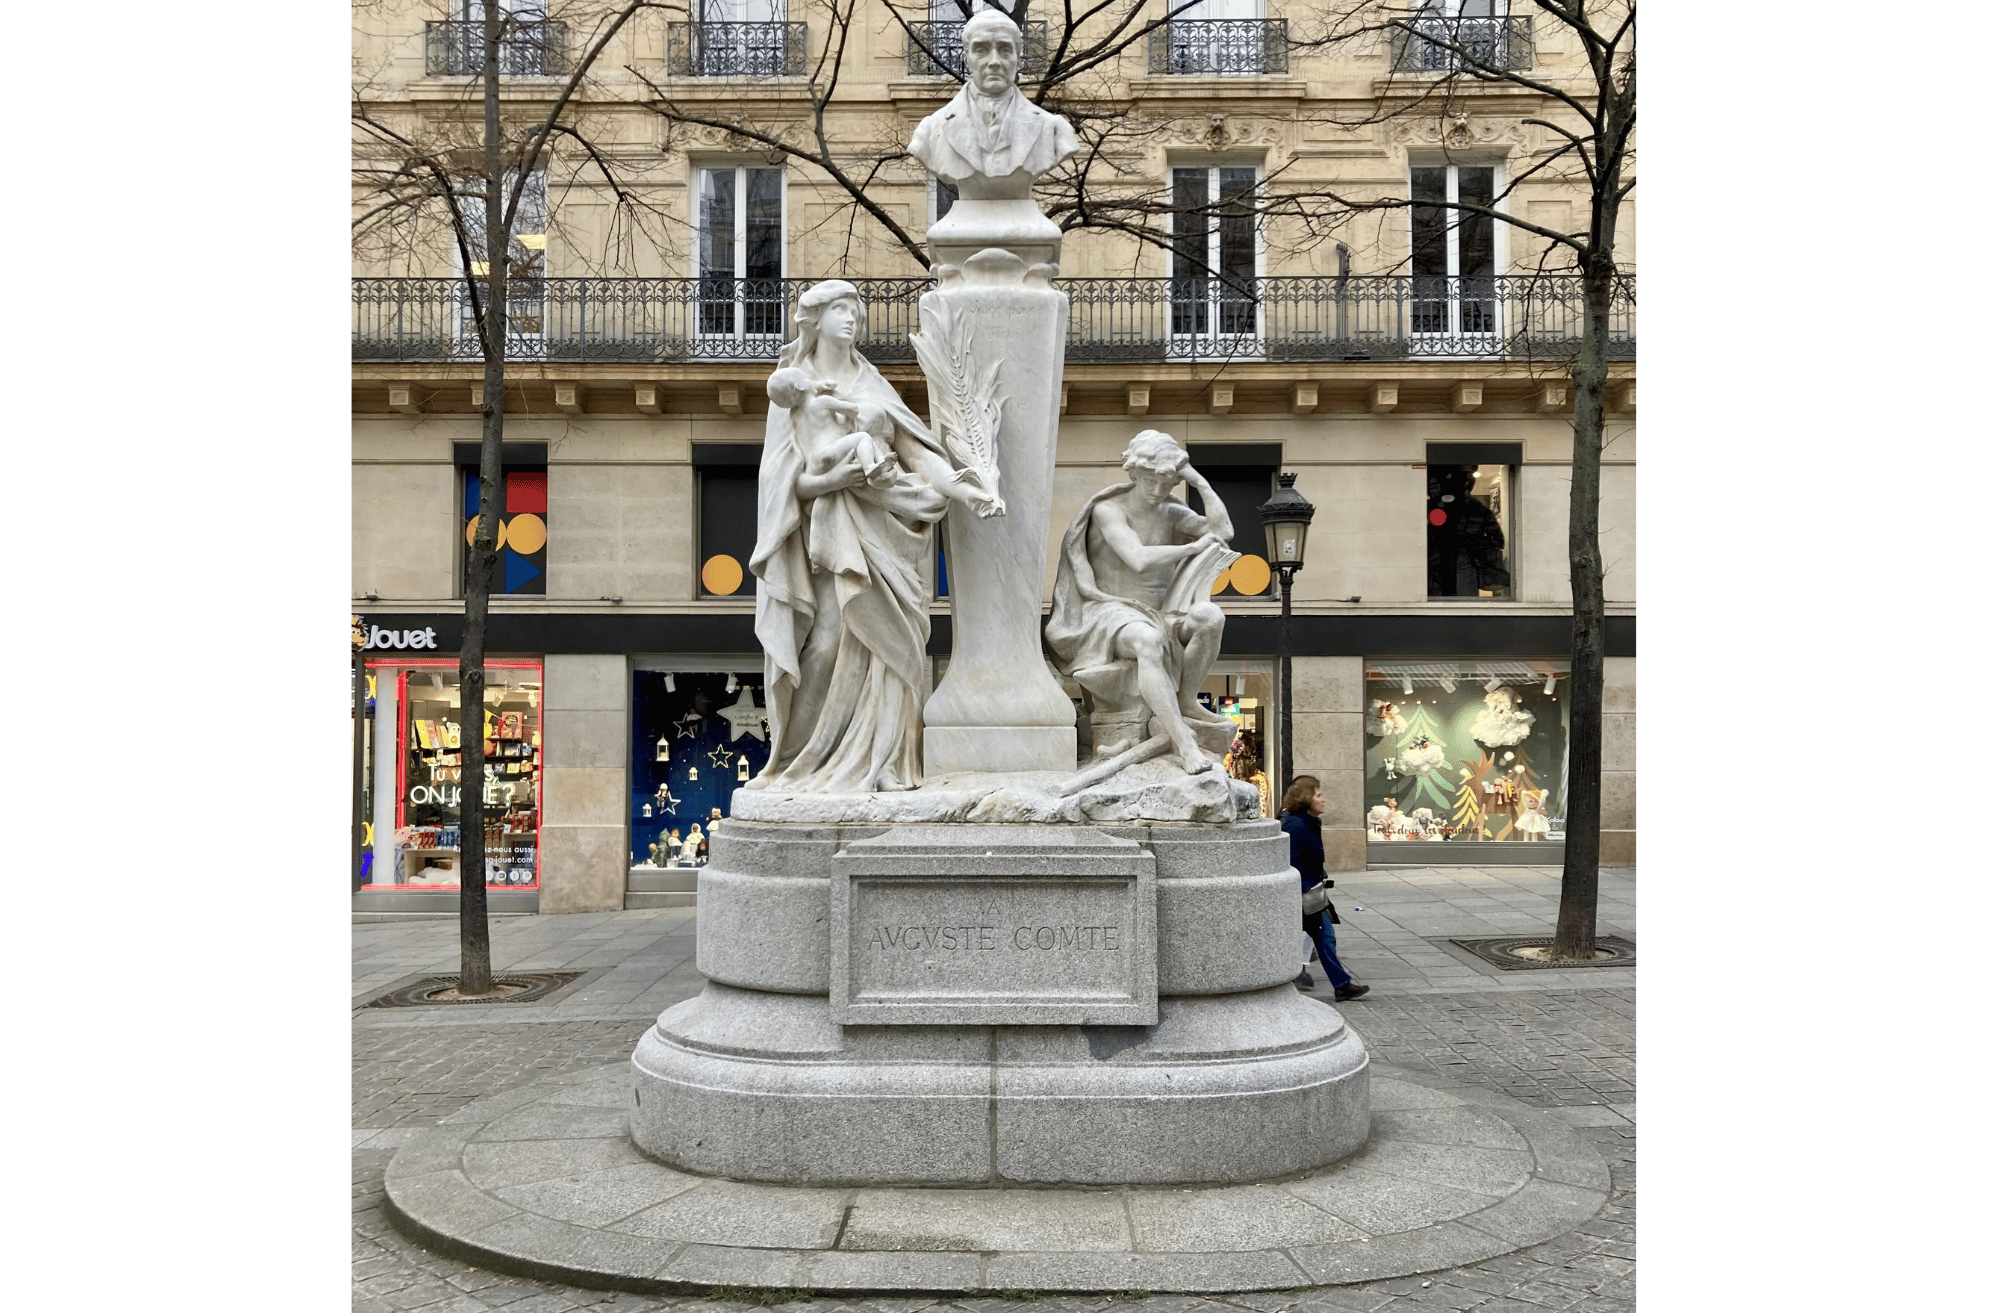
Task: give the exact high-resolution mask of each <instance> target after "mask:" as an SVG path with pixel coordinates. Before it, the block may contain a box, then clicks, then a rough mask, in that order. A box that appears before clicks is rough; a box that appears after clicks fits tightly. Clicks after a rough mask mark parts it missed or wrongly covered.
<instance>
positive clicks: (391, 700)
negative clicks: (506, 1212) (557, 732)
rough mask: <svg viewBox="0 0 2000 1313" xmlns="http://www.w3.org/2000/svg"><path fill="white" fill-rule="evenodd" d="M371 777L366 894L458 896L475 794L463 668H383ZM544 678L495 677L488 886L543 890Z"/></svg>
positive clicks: (501, 669)
mask: <svg viewBox="0 0 2000 1313" xmlns="http://www.w3.org/2000/svg"><path fill="white" fill-rule="evenodd" d="M366 677H367V679H368V681H369V684H370V693H369V696H368V701H367V707H368V716H369V721H370V725H369V733H368V736H367V740H366V743H365V746H364V762H363V771H364V772H365V777H366V778H367V780H368V789H367V793H368V807H369V816H368V819H367V821H366V823H365V824H364V826H363V831H364V834H363V840H362V842H363V845H364V848H365V850H366V851H364V852H363V853H362V854H361V863H360V864H361V866H362V868H363V880H362V884H363V887H364V888H375V889H436V888H440V887H451V888H456V887H457V886H458V885H459V884H460V883H461V882H462V880H463V876H464V871H463V868H462V866H461V864H460V860H459V859H460V855H461V850H462V845H461V844H460V842H459V838H460V825H459V820H460V803H461V800H462V799H463V797H464V790H465V788H466V787H467V784H466V781H465V779H464V771H463V761H464V757H463V753H462V751H461V749H462V743H461V740H460V733H459V706H460V701H459V682H458V666H457V664H456V663H455V662H451V661H424V662H409V663H399V664H390V663H386V662H384V663H371V664H370V665H369V666H368V668H367V675H366ZM541 691H542V670H541V663H539V662H534V661H495V662H492V663H490V664H488V665H487V667H486V707H485V730H486V739H485V745H484V746H485V751H486V778H485V781H484V786H483V787H484V798H485V816H486V883H487V885H488V886H489V887H492V888H503V889H521V888H538V887H539V883H540V881H539V875H538V873H539V860H538V854H539V842H538V840H539V835H540V821H541V751H542V719H541Z"/></svg>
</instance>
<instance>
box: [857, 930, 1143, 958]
mask: <svg viewBox="0 0 2000 1313" xmlns="http://www.w3.org/2000/svg"><path fill="white" fill-rule="evenodd" d="M864 947H866V948H870V949H874V950H876V951H878V952H888V951H889V950H891V949H898V948H900V949H904V950H907V951H909V952H918V951H921V950H924V949H943V950H944V951H945V952H948V953H951V952H959V951H971V952H988V953H990V952H1001V951H1006V950H1007V949H1009V948H1011V949H1013V950H1016V951H1019V952H1024V953H1027V952H1043V953H1052V952H1065V951H1066V952H1103V953H1116V952H1119V951H1120V944H1119V927H1117V926H1115V925H1023V926H1015V927H1014V929H1013V930H1012V931H1011V932H1010V931H1008V930H1007V929H1005V928H1004V927H1002V926H993V925H901V926H896V925H884V926H871V927H870V928H869V932H868V940H867V943H866V944H865V945H864Z"/></svg>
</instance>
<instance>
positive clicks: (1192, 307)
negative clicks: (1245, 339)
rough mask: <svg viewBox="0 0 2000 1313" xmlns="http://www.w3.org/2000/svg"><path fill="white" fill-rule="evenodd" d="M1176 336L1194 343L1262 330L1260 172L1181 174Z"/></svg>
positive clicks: (1176, 196) (1177, 177)
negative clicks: (1193, 339) (1259, 298)
mask: <svg viewBox="0 0 2000 1313" xmlns="http://www.w3.org/2000/svg"><path fill="white" fill-rule="evenodd" d="M1172 199H1173V235H1174V259H1173V286H1172V292H1171V296H1172V300H1173V331H1174V333H1175V334H1177V335H1183V336H1194V337H1235V336H1247V335H1249V334H1252V333H1255V332H1256V331H1257V302H1256V294H1257V293H1256V286H1257V213H1256V199H1257V170H1256V169H1254V168H1237V167H1221V166H1218V167H1211V168H1181V169H1175V170H1174V171H1173V198H1172Z"/></svg>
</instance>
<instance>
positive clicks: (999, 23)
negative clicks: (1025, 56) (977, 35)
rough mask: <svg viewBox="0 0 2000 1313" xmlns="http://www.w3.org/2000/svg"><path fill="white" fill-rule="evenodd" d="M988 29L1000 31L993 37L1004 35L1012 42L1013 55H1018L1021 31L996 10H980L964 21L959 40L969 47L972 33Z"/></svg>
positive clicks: (1009, 19)
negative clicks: (992, 28)
mask: <svg viewBox="0 0 2000 1313" xmlns="http://www.w3.org/2000/svg"><path fill="white" fill-rule="evenodd" d="M988 27H997V28H999V29H1000V31H999V32H998V33H996V34H995V35H1005V36H1006V37H1008V38H1009V39H1010V40H1012V41H1013V43H1014V53H1015V55H1016V56H1017V57H1018V56H1019V55H1020V53H1021V29H1020V28H1018V27H1016V26H1015V25H1014V20H1013V19H1011V18H1009V17H1007V15H1005V14H1003V13H1001V12H1000V11H999V10H998V9H982V10H980V11H979V12H978V13H976V14H974V15H973V16H972V17H970V18H968V19H966V20H965V30H964V32H963V34H962V35H961V36H960V37H959V40H960V42H961V43H962V44H964V45H967V46H969V45H971V44H972V35H973V33H974V32H977V31H979V30H980V29H982V28H988Z"/></svg>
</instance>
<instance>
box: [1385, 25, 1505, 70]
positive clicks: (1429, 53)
mask: <svg viewBox="0 0 2000 1313" xmlns="http://www.w3.org/2000/svg"><path fill="white" fill-rule="evenodd" d="M1390 58H1391V60H1392V61H1393V66H1394V68H1395V69H1396V70H1397V71H1398V72H1401V73H1457V72H1460V71H1462V70H1468V69H1481V68H1485V69H1527V68H1533V67H1534V64H1535V25H1534V22H1533V20H1532V19H1528V18H1430V17H1421V18H1412V19H1407V20H1405V21H1404V22H1402V23H1399V24H1398V26H1397V30H1396V31H1395V32H1394V33H1393V39H1392V41H1391V43H1390Z"/></svg>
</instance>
